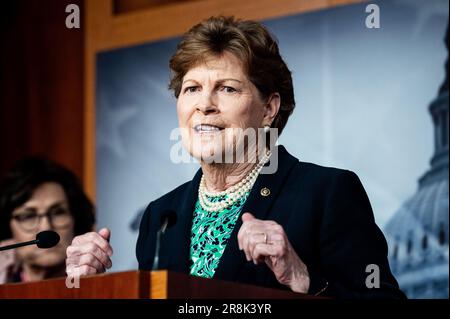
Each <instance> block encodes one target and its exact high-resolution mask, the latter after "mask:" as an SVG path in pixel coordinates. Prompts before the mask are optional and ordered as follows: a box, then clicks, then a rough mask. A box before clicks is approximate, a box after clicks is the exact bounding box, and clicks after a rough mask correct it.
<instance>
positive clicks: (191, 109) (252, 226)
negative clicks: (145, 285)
mask: <svg viewBox="0 0 450 319" xmlns="http://www.w3.org/2000/svg"><path fill="white" fill-rule="evenodd" d="M170 68H171V71H172V74H171V81H170V85H169V87H170V88H171V89H172V90H173V92H174V94H175V97H176V98H177V113H178V121H179V127H180V129H181V132H182V141H183V145H184V147H185V148H186V149H187V151H188V152H189V153H190V154H191V156H193V157H194V158H196V159H198V160H199V162H200V164H201V168H200V169H199V170H198V172H197V174H196V175H195V176H194V178H193V179H192V180H191V181H189V182H187V183H185V184H183V185H181V186H179V187H177V188H176V189H174V190H173V191H171V192H169V193H168V194H166V195H164V196H162V197H161V198H159V199H157V200H155V201H153V202H151V203H150V205H149V206H148V208H147V210H146V212H145V214H144V216H143V218H142V221H141V225H140V230H139V237H138V241H137V246H136V255H137V259H138V262H139V268H140V269H141V270H151V269H152V267H153V262H154V256H155V251H156V248H155V246H156V241H157V237H158V236H157V233H158V230H159V229H160V227H161V218H162V217H164V216H165V214H167V212H168V211H172V212H176V216H177V221H176V223H175V224H174V225H173V226H172V227H170V228H168V229H167V231H166V232H165V234H164V237H162V240H161V242H160V243H159V244H160V245H159V247H160V248H159V267H160V268H162V269H168V270H171V271H178V272H183V273H190V274H191V275H194V276H201V277H206V278H216V279H223V280H229V281H237V282H242V283H248V284H254V285H259V286H266V287H273V288H281V289H290V290H292V291H294V292H301V293H308V294H313V295H325V296H332V297H336V298H404V295H403V293H402V292H401V291H400V290H399V288H398V285H397V282H396V280H395V278H394V277H393V275H392V274H391V271H390V268H389V264H388V260H387V244H386V240H385V238H384V236H383V234H382V232H381V231H380V229H379V228H378V227H377V225H376V224H375V221H374V217H373V212H372V209H371V205H370V202H369V199H368V197H367V195H366V193H365V191H364V188H363V186H362V185H361V182H360V181H359V179H358V177H357V176H356V175H355V174H354V173H353V172H351V171H347V170H341V169H336V168H327V167H321V166H318V165H315V164H311V163H305V162H300V161H299V160H298V159H297V158H295V157H293V156H292V155H290V154H289V153H288V151H287V150H286V149H285V148H284V147H283V146H275V143H274V142H273V140H274V139H273V138H271V137H272V136H273V135H275V136H276V135H277V134H281V132H282V131H283V128H284V127H285V125H286V123H287V121H288V118H289V116H290V115H291V114H292V111H293V110H294V106H295V101H294V90H293V85H292V78H291V73H290V71H289V69H288V67H287V66H286V64H285V62H284V61H283V59H282V58H281V56H280V53H279V50H278V45H277V43H276V41H275V40H274V38H273V37H272V36H271V35H270V34H269V32H268V31H267V30H266V29H265V27H264V26H262V25H261V24H260V23H258V22H254V21H243V20H236V19H234V18H228V17H212V18H209V19H207V20H205V21H203V22H201V23H200V24H198V25H196V26H194V27H193V28H192V29H191V30H189V31H188V32H187V33H186V34H185V35H184V36H183V38H182V40H181V42H180V43H179V44H178V47H177V50H176V52H175V54H174V55H173V56H172V58H171V60H170ZM274 167H275V169H274ZM109 236H110V233H109V230H108V229H102V230H100V231H99V232H98V233H95V232H92V233H87V234H84V235H81V236H78V237H75V238H74V240H73V242H72V245H71V246H69V247H68V249H67V260H66V266H67V267H66V271H67V274H68V275H76V274H77V275H88V274H95V273H101V272H104V271H105V270H106V269H107V268H109V267H111V260H110V256H111V255H112V247H111V246H110V245H109V242H108V240H109ZM368 269H373V273H372V272H370V271H369V272H367V270H368ZM369 276H372V277H371V278H369Z"/></svg>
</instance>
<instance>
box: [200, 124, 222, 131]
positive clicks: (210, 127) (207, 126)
mask: <svg viewBox="0 0 450 319" xmlns="http://www.w3.org/2000/svg"><path fill="white" fill-rule="evenodd" d="M223 129H224V127H220V126H216V125H211V124H198V125H195V126H194V130H195V132H197V133H216V132H220V131H222V130H223Z"/></svg>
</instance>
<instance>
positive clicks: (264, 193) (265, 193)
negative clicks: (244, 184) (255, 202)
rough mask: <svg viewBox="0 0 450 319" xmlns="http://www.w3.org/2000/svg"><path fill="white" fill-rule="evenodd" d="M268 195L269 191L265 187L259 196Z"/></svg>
mask: <svg viewBox="0 0 450 319" xmlns="http://www.w3.org/2000/svg"><path fill="white" fill-rule="evenodd" d="M269 195H270V189H268V188H267V187H264V188H261V196H264V197H267V196H269Z"/></svg>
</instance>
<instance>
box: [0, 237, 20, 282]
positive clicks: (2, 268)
mask: <svg viewBox="0 0 450 319" xmlns="http://www.w3.org/2000/svg"><path fill="white" fill-rule="evenodd" d="M15 243H16V242H15V241H14V240H12V239H8V240H4V241H0V247H3V246H8V245H12V244H15ZM16 266H17V258H16V250H15V249H10V250H5V251H1V252H0V285H2V284H5V283H8V282H10V281H11V279H12V278H11V276H12V274H13V272H14V270H15V268H16Z"/></svg>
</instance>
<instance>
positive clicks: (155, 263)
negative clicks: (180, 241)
mask: <svg viewBox="0 0 450 319" xmlns="http://www.w3.org/2000/svg"><path fill="white" fill-rule="evenodd" d="M168 224H169V218H168V217H166V218H165V220H164V223H163V224H162V225H161V228H160V229H159V230H158V233H157V234H156V247H155V258H154V260H153V266H152V271H153V270H158V268H159V249H160V245H161V238H162V236H163V235H164V233H165V232H166V229H167V225H168Z"/></svg>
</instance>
